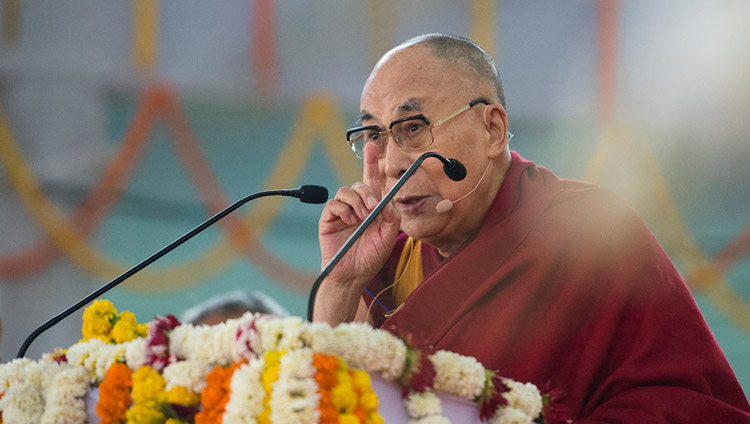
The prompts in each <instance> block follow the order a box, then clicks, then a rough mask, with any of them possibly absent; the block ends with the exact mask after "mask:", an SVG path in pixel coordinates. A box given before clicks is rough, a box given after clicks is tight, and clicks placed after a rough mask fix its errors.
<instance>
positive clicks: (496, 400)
mask: <svg viewBox="0 0 750 424" xmlns="http://www.w3.org/2000/svg"><path fill="white" fill-rule="evenodd" d="M485 373H486V374H485V381H484V390H482V394H480V395H479V398H478V399H477V405H479V419H481V420H482V421H487V420H489V419H490V418H492V417H493V416H494V415H495V412H497V408H499V407H501V406H505V405H507V404H508V401H507V400H506V399H505V398H504V397H503V393H505V392H507V391H509V390H510V389H509V388H508V386H506V385H505V383H504V382H503V377H501V376H499V375H498V374H497V373H496V372H494V371H485Z"/></svg>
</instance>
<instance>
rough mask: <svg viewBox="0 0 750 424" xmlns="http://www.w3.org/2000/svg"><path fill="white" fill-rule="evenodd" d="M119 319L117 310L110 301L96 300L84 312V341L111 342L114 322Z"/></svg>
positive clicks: (82, 331)
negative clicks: (92, 339)
mask: <svg viewBox="0 0 750 424" xmlns="http://www.w3.org/2000/svg"><path fill="white" fill-rule="evenodd" d="M115 317H117V309H115V305H113V304H112V302H110V301H109V300H96V301H94V303H92V304H91V306H89V307H88V308H86V310H85V311H84V312H83V326H82V327H81V333H82V335H83V339H84V340H89V339H91V338H97V339H100V340H102V341H105V342H109V341H110V340H109V333H110V331H112V321H113V320H114V319H115Z"/></svg>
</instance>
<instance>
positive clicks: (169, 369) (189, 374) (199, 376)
mask: <svg viewBox="0 0 750 424" xmlns="http://www.w3.org/2000/svg"><path fill="white" fill-rule="evenodd" d="M213 368H214V367H213V365H211V364H209V363H208V362H206V361H199V360H196V359H187V360H185V361H179V362H174V363H171V364H169V365H167V366H166V368H164V371H162V376H163V377H164V380H165V381H166V383H167V387H166V390H167V391H169V390H171V389H172V388H174V387H177V386H183V387H187V388H188V389H190V391H191V392H193V393H200V392H201V391H202V390H203V389H204V388H205V387H206V385H207V383H206V376H208V374H209V373H211V370H213Z"/></svg>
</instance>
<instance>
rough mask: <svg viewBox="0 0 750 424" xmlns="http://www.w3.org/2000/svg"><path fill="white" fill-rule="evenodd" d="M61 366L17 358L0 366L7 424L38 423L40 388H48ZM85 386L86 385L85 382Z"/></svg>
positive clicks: (41, 404) (0, 405)
mask: <svg viewBox="0 0 750 424" xmlns="http://www.w3.org/2000/svg"><path fill="white" fill-rule="evenodd" d="M62 367H63V366H62V365H60V364H58V363H56V362H49V361H41V362H34V361H32V360H30V359H26V358H20V359H15V360H13V361H11V362H9V363H6V364H3V365H0V393H2V392H5V395H4V396H3V398H2V399H1V400H0V410H1V411H3V418H4V421H5V422H7V423H22V424H23V423H34V424H36V423H38V422H39V419H40V418H41V415H42V413H43V412H44V403H45V401H44V388H45V387H50V386H52V384H51V383H52V381H53V379H54V377H55V375H56V374H57V373H58V372H60V370H61V369H62ZM87 385H88V382H87Z"/></svg>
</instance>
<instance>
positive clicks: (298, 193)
mask: <svg viewBox="0 0 750 424" xmlns="http://www.w3.org/2000/svg"><path fill="white" fill-rule="evenodd" d="M310 188H313V189H315V188H316V187H315V186H302V187H300V188H298V189H285V190H268V191H261V192H258V193H254V194H251V195H249V196H246V197H244V198H242V199H240V200H238V201H236V202H234V203H232V204H231V205H229V206H228V207H226V208H225V209H224V210H222V211H221V212H219V213H217V214H216V215H214V216H212V217H211V218H209V219H207V220H206V221H204V222H203V223H202V224H200V225H199V226H197V227H195V228H193V229H192V230H190V231H189V232H187V233H185V234H184V235H183V236H182V237H180V238H178V239H177V240H175V241H173V242H172V243H170V244H168V245H167V246H165V247H163V248H162V249H161V250H159V251H158V252H156V253H154V254H153V255H151V256H149V257H148V258H146V259H144V260H143V261H141V262H140V263H139V264H137V265H135V266H134V267H132V268H130V269H129V270H127V271H125V272H124V273H123V274H121V275H120V276H119V277H117V278H115V279H114V280H112V281H110V282H109V283H107V284H105V285H103V286H101V287H100V288H99V289H97V290H96V291H94V292H93V293H91V294H89V295H88V296H86V297H84V298H83V299H81V300H79V301H78V302H77V303H75V304H74V305H72V306H70V307H68V308H67V309H65V310H64V311H62V312H60V313H59V314H57V315H55V316H54V317H52V318H50V319H49V320H47V322H45V323H44V324H42V325H41V326H40V327H39V328H37V329H36V330H34V332H33V333H31V334H30V335H29V337H27V338H26V340H25V341H24V342H23V345H22V346H21V349H20V350H19V351H18V356H16V357H17V358H23V356H24V355H25V354H26V350H28V348H29V346H30V345H31V342H33V341H34V339H36V338H37V337H38V336H39V335H40V334H42V333H43V332H45V331H47V330H48V329H50V328H51V327H52V326H54V325H55V324H57V323H58V322H60V321H62V320H63V319H65V318H67V317H68V316H69V315H71V314H72V313H73V312H75V311H77V310H78V309H80V308H81V307H82V306H84V305H85V304H87V303H89V302H90V301H92V300H94V299H96V298H97V297H99V296H101V295H103V294H104V293H106V292H108V291H110V290H111V289H113V288H114V287H115V286H117V285H118V284H120V283H122V282H123V281H125V280H127V279H128V278H130V277H131V276H133V274H135V273H137V272H138V271H140V270H142V269H143V268H145V267H147V266H149V265H150V264H151V263H153V262H154V261H156V260H157V259H159V258H161V257H162V256H164V255H166V254H167V253H169V252H171V251H172V250H174V249H175V248H176V247H178V246H179V245H181V244H183V243H185V242H186V241H188V240H190V239H191V238H193V237H194V236H196V235H197V234H198V233H200V232H201V231H203V230H205V229H206V228H208V227H210V226H211V225H213V224H215V223H216V221H218V220H220V219H222V218H224V217H225V216H227V215H228V214H230V213H232V212H233V211H234V210H235V209H237V208H239V207H240V206H242V205H244V204H245V203H247V202H249V201H251V200H254V199H257V198H259V197H265V196H292V197H298V198H300V199H302V201H303V202H306V203H321V202H318V201H316V200H313V201H308V200H307V199H306V197H305V196H306V194H308V193H306V192H305V189H310ZM320 189H323V188H322V187H320ZM323 190H324V189H323ZM309 191H314V190H309ZM314 194H318V193H317V192H316V193H314ZM326 197H327V194H326Z"/></svg>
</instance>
